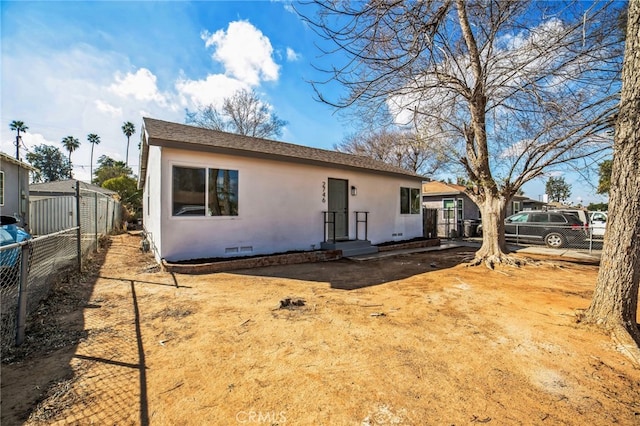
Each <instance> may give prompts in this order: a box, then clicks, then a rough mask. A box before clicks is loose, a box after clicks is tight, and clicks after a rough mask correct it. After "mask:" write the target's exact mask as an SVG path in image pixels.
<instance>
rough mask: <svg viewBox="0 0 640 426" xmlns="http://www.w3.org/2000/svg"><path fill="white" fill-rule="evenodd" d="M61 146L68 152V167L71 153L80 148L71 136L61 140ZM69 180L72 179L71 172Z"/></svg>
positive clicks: (70, 172) (78, 143)
mask: <svg viewBox="0 0 640 426" xmlns="http://www.w3.org/2000/svg"><path fill="white" fill-rule="evenodd" d="M62 145H63V146H64V148H65V149H66V150H67V151H69V165H70V166H71V153H72V152H73V151H75V150H76V149H78V148H79V147H80V141H79V140H78V138H74V137H73V136H67V137H65V138H64V139H62ZM69 178H73V171H72V170H69Z"/></svg>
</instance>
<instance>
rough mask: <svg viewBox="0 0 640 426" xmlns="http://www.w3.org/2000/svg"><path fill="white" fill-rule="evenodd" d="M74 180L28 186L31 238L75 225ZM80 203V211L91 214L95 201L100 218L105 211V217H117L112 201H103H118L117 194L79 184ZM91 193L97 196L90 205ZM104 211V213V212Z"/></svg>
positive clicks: (84, 183) (83, 183)
mask: <svg viewBox="0 0 640 426" xmlns="http://www.w3.org/2000/svg"><path fill="white" fill-rule="evenodd" d="M76 182H78V181H76V180H75V179H66V180H59V181H54V182H45V183H32V184H31V185H29V194H30V202H29V204H30V214H29V223H30V225H31V229H32V233H33V234H34V235H44V234H49V233H53V232H57V231H61V230H63V229H69V228H73V227H75V226H77V224H78V220H77V218H76V215H75V210H76ZM80 190H81V196H83V198H82V202H81V205H80V208H81V212H82V211H85V214H89V215H90V214H91V212H93V214H94V215H95V211H96V210H95V204H96V201H97V202H98V203H99V206H98V211H99V212H100V214H101V215H102V213H103V211H107V215H108V216H109V218H111V219H114V217H115V216H117V217H120V213H119V212H118V211H116V210H115V209H116V207H114V206H115V205H116V203H115V202H105V200H109V199H113V200H116V201H117V199H118V193H117V192H115V191H111V190H109V189H106V188H102V187H100V186H97V185H93V184H90V183H86V182H82V181H80ZM94 194H98V195H99V196H100V197H99V199H98V200H94V202H91V199H92V198H93V195H94ZM105 209H106V210H105Z"/></svg>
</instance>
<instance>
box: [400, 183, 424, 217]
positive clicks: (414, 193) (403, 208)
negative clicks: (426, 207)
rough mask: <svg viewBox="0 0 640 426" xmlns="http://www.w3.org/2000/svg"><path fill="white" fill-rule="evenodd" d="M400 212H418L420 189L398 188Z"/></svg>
mask: <svg viewBox="0 0 640 426" xmlns="http://www.w3.org/2000/svg"><path fill="white" fill-rule="evenodd" d="M400 214H420V189H418V188H400Z"/></svg>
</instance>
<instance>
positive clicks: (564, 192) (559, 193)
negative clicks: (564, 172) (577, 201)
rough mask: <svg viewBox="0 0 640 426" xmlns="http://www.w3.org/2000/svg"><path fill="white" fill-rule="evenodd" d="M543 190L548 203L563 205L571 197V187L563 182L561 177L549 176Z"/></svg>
mask: <svg viewBox="0 0 640 426" xmlns="http://www.w3.org/2000/svg"><path fill="white" fill-rule="evenodd" d="M545 189H546V193H547V195H548V196H549V201H557V202H559V203H564V202H565V201H566V200H568V199H569V197H571V186H570V185H569V184H568V183H567V182H565V180H564V178H563V177H562V176H559V177H553V176H551V177H550V178H549V180H548V181H547V185H546V187H545Z"/></svg>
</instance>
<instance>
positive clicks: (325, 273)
mask: <svg viewBox="0 0 640 426" xmlns="http://www.w3.org/2000/svg"><path fill="white" fill-rule="evenodd" d="M475 250H476V249H474V248H470V247H458V248H450V249H445V250H436V251H425V252H415V253H403V254H398V255H395V256H390V257H382V258H379V259H373V260H365V261H356V260H349V259H340V260H337V261H330V262H315V263H304V264H294V265H281V266H268V267H262V268H253V269H242V270H236V271H233V272H230V273H233V274H238V275H247V276H261V277H277V278H287V279H295V280H302V281H314V282H326V283H329V284H330V286H331V288H335V289H339V290H355V289H360V288H365V287H371V286H376V285H380V284H385V283H388V282H392V281H396V280H402V279H405V278H408V277H411V276H414V275H419V274H423V273H426V272H430V271H436V270H439V269H446V268H451V267H454V266H456V265H459V264H462V263H466V262H468V261H469V260H471V259H472V258H473V255H474V253H475Z"/></svg>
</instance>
